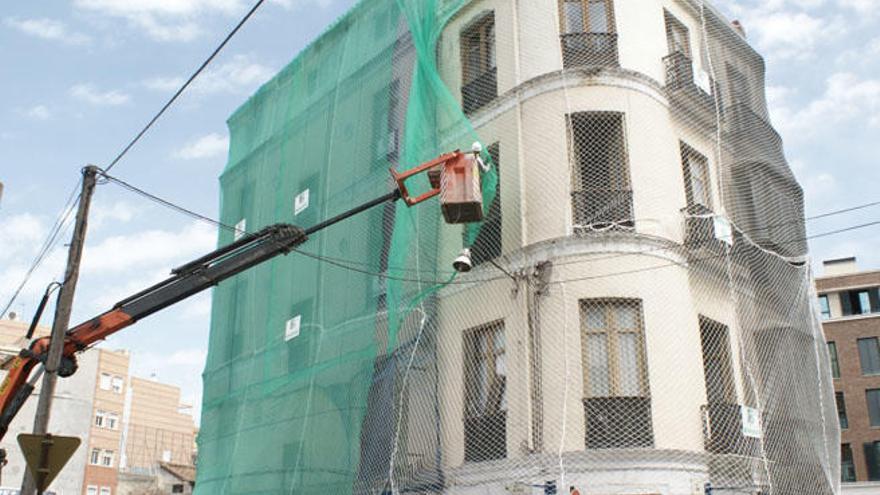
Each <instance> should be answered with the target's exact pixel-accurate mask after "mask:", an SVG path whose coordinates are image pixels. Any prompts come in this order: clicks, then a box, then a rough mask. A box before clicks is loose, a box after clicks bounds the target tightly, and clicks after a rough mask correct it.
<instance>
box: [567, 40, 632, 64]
mask: <svg viewBox="0 0 880 495" xmlns="http://www.w3.org/2000/svg"><path fill="white" fill-rule="evenodd" d="M560 38H561V40H562V65H563V66H564V67H565V68H571V67H585V66H599V67H618V66H619V65H620V61H619V60H618V57H617V33H567V34H563V35H562V36H560Z"/></svg>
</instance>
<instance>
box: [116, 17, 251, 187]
mask: <svg viewBox="0 0 880 495" xmlns="http://www.w3.org/2000/svg"><path fill="white" fill-rule="evenodd" d="M265 1H266V0H257V3H255V4H254V6H253V7H251V9H250V10H248V12H247V14H245V15H244V17H242V18H241V20H240V21H238V24H236V25H235V27H234V28H233V29H232V31H230V32H229V34H227V35H226V38H224V39H223V41H222V42H220V44H219V45H217V48H215V49H214V51H213V52H211V55H209V56H208V58H207V59H205V61H204V62H202V65H200V66H199V68H198V69H196V71H195V72H193V73H192V75H191V76H189V79H187V80H186V82H184V83H183V85H182V86H181V87H180V88H179V89H178V90H177V91H176V92H175V93H174V95H173V96H171V99H169V100H168V101H167V102H166V103H165V105H163V106H162V108H161V109H159V111H158V112H157V113H156V115H154V116H153V118H152V119H150V121H149V122H147V125H145V126H144V127H143V129H141V130H140V132H138V133H137V135H135V137H134V138H133V139H132V140H131V141H129V143H128V144H127V145H126V146H125V148H123V149H122V151H121V152H119V154H118V155H116V158H114V159H113V161H111V162H110V164H109V165H107V168H106V170H105V171H106V172H109V171H110V170H111V169H112V168H113V167H115V166H116V164H117V163H119V160H121V159H122V157H124V156H125V155H126V153H128V151H129V150H131V148H133V147H134V145H135V144H137V142H138V141H140V139H141V138H142V137H143V136H144V134H146V133H147V131H149V130H150V128H151V127H153V124H155V123H156V121H157V120H159V118H160V117H162V115H163V114H164V113H165V111H166V110H168V108H170V107H171V105H173V104H174V102H175V101H177V98H178V97H180V95H181V94H182V93H183V92H184V91H186V88H188V87H189V86H190V84H192V82H193V81H194V80H195V78H196V77H198V76H199V74H201V73H202V71H204V70H205V68H206V67H207V66H208V64H210V63H211V62H212V61H213V60H214V58H216V57H217V55H218V54H219V53H220V50H222V49H223V48H224V47H225V46H226V44H227V43H229V40H231V39H232V37H233V36H235V34H236V33H237V32H238V30H239V29H241V27H242V26H243V25H244V23H245V22H247V21H248V19H250V18H251V16H253V15H254V13H255V12H256V11H257V9H259V8H260V6H261V5H263V2H265Z"/></svg>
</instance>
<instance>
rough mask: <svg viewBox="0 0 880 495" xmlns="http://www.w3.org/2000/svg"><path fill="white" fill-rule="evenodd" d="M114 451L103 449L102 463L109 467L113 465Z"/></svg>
mask: <svg viewBox="0 0 880 495" xmlns="http://www.w3.org/2000/svg"><path fill="white" fill-rule="evenodd" d="M114 454H115V453H114V452H113V451H112V450H103V451H101V465H102V466H107V467H113V456H114Z"/></svg>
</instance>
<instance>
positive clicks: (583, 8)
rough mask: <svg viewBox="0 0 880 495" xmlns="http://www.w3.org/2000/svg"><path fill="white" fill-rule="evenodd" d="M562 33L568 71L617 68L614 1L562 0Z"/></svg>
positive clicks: (563, 51) (560, 6)
mask: <svg viewBox="0 0 880 495" xmlns="http://www.w3.org/2000/svg"><path fill="white" fill-rule="evenodd" d="M559 13H560V19H559V24H560V25H559V30H560V33H561V38H562V59H563V65H564V66H565V67H581V66H608V67H616V66H617V65H618V59H617V34H616V33H615V29H614V5H613V2H612V0H560V3H559Z"/></svg>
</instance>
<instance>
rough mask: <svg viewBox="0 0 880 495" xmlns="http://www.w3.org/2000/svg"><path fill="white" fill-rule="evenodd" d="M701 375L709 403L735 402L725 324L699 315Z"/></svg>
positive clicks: (728, 342)
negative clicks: (703, 378) (701, 352)
mask: <svg viewBox="0 0 880 495" xmlns="http://www.w3.org/2000/svg"><path fill="white" fill-rule="evenodd" d="M700 341H701V344H702V347H703V375H704V376H705V379H706V399H707V400H708V402H709V404H736V403H737V402H736V388H735V386H734V381H733V364H732V363H733V361H732V359H731V355H730V336H729V331H728V329H727V326H726V325H722V324H721V323H718V322H716V321H712V320H710V319H708V318H704V317H702V316H701V317H700Z"/></svg>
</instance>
